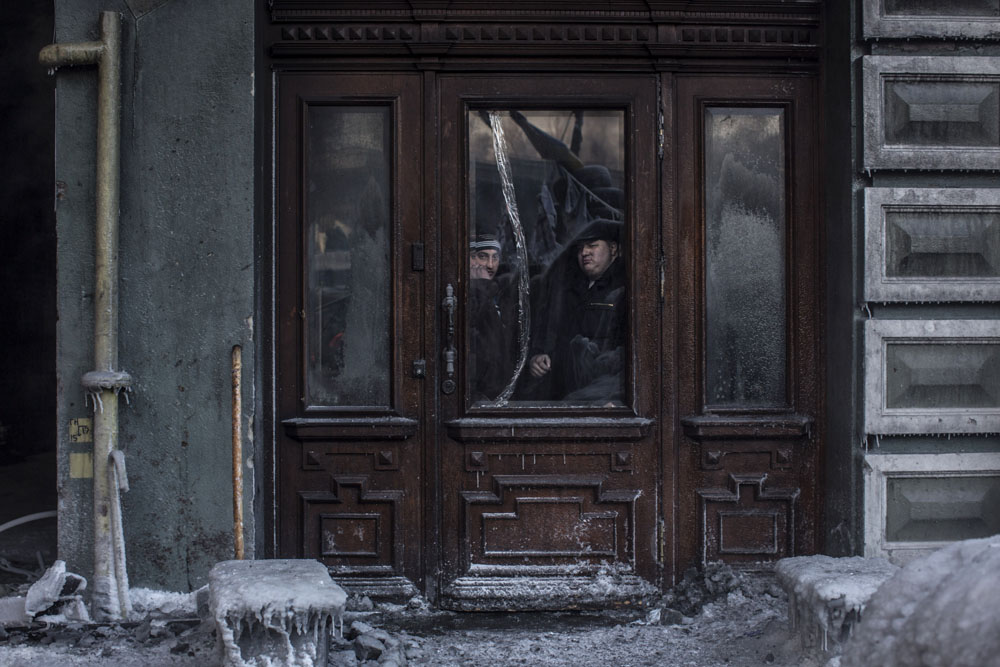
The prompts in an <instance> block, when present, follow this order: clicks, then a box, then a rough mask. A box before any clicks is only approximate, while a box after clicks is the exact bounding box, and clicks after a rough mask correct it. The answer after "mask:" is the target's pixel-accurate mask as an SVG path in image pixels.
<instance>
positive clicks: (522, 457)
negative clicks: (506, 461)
mask: <svg viewBox="0 0 1000 667" xmlns="http://www.w3.org/2000/svg"><path fill="white" fill-rule="evenodd" d="M521 470H524V454H521Z"/></svg>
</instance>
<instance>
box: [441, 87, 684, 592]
mask: <svg viewBox="0 0 1000 667" xmlns="http://www.w3.org/2000/svg"><path fill="white" fill-rule="evenodd" d="M656 100H657V90H656V79H655V78H654V77H652V76H600V75H598V76H588V77H579V76H544V75H537V76H531V75H527V76H525V75H521V76H480V77H470V76H442V77H441V79H440V114H441V125H440V128H441V133H440V145H441V147H442V155H441V160H440V164H441V184H442V188H441V204H442V214H441V238H440V252H441V255H440V259H441V264H440V278H439V283H438V288H439V295H438V296H439V300H440V299H443V297H444V293H445V290H447V289H448V286H449V285H450V286H452V288H453V291H454V294H456V295H457V296H458V300H457V301H458V306H457V309H456V311H455V315H454V318H455V321H456V322H457V323H458V325H457V326H456V331H455V335H454V341H453V344H454V346H455V348H456V351H457V356H456V358H457V364H458V366H457V368H456V369H455V374H454V378H453V379H452V378H451V377H450V376H449V375H448V373H447V369H440V370H439V374H438V375H439V378H438V379H439V389H438V391H439V396H438V399H439V406H440V408H439V409H440V412H439V421H438V439H439V440H438V442H439V445H438V446H439V455H438V460H437V464H438V467H439V470H440V479H441V488H440V521H441V533H440V538H439V539H440V545H441V582H440V596H441V598H440V601H441V604H443V605H444V606H448V607H452V608H457V609H476V610H479V609H512V608H567V607H580V606H601V607H604V606H610V605H614V604H621V603H625V602H626V601H631V600H634V599H635V598H636V597H638V596H639V595H641V594H643V593H645V592H649V591H652V590H655V589H656V587H657V586H658V583H659V578H660V565H661V564H660V562H659V561H658V554H657V534H658V533H657V512H658V504H659V502H660V500H659V499H660V497H661V493H662V492H663V486H664V480H663V479H661V478H660V477H659V475H658V470H659V462H660V450H659V444H658V439H657V437H658V423H657V415H656V406H657V405H658V403H659V387H658V347H657V342H658V340H659V337H658V334H657V332H656V324H655V323H656V318H657V312H658V308H659V292H658V286H659V281H658V273H657V266H658V265H657V255H656V248H657V235H658V228H657V225H656V223H655V220H656V217H657V210H656V185H657V175H658V170H659V167H658V161H657V136H656V120H657V112H656ZM498 135H501V136H502V137H503V140H502V144H500V143H498V141H499V139H498ZM567 148H569V149H571V150H569V151H568V153H569V154H567V152H566V149H567ZM500 154H504V155H505V157H506V159H505V160H501V159H500V158H499V156H500ZM501 162H506V163H507V167H506V174H505V169H504V168H503V167H501V166H499V163H501ZM505 185H506V186H509V188H510V190H509V192H508V193H507V195H506V198H505V193H504V187H505ZM514 218H518V219H519V221H520V222H521V226H522V227H523V228H524V231H525V238H524V239H523V240H521V241H518V240H517V238H516V230H515V227H516V225H515V224H514V223H513V219H514ZM595 220H598V221H604V222H598V223H596V226H597V227H600V226H601V225H603V226H604V227H605V228H606V229H603V230H596V227H595V230H596V231H592V232H588V231H587V229H588V228H590V227H593V226H594V225H595V223H594V221H595ZM590 234H594V235H598V236H599V235H600V234H604V235H605V236H604V239H610V238H611V236H614V241H612V242H611V244H613V245H615V246H616V247H615V253H616V257H615V258H614V259H613V260H612V264H611V265H610V268H608V269H606V271H605V273H604V274H602V275H603V276H608V275H609V274H612V273H613V272H615V271H619V272H620V273H619V274H618V275H619V276H620V280H621V283H620V286H621V287H620V288H619V289H605V290H603V291H601V288H600V285H598V283H597V282H595V284H594V285H593V286H592V287H591V288H589V289H588V288H586V284H587V281H586V279H585V278H584V275H583V274H582V273H581V271H580V267H581V266H583V265H584V264H585V262H586V260H581V255H580V254H579V252H578V249H579V248H580V247H582V246H581V245H580V239H582V238H584V237H588V238H589V235H590ZM492 237H498V242H499V244H498V245H497V246H496V247H500V248H501V253H500V254H501V257H500V269H499V271H498V272H497V273H496V274H495V275H493V276H492V277H487V276H486V275H479V276H478V277H477V275H476V273H475V269H474V265H475V263H476V259H475V257H474V256H473V255H474V251H475V250H476V249H477V246H476V244H477V243H479V244H480V245H479V246H478V248H487V249H488V247H487V245H484V244H489V243H491V242H492ZM484 239H485V240H484ZM606 247H607V248H610V247H612V246H611V245H610V244H609V245H607V246H606ZM519 251H522V252H519ZM524 274H526V275H524ZM522 277H523V278H524V279H525V280H524V284H523V285H519V280H520V278H522ZM484 284H485V286H486V287H490V286H493V288H496V289H495V291H494V292H492V294H493V295H494V296H493V298H494V301H493V302H492V303H491V304H489V307H488V309H487V310H488V311H489V312H488V313H487V314H486V315H483V314H482V313H481V311H477V310H476V307H475V304H476V300H477V290H479V289H480V288H482V287H483V286H484ZM498 284H499V288H497V287H496V286H497V285H498ZM584 290H586V293H584ZM522 293H523V294H524V296H525V297H526V298H525V302H524V304H523V306H524V308H523V310H525V311H527V312H521V311H519V310H518V305H517V304H516V303H515V302H516V301H517V297H518V295H519V294H522ZM494 307H495V308H496V309H498V310H500V311H502V314H501V317H500V318H496V317H493V313H492V311H493V309H494ZM526 315H527V316H528V317H530V319H531V324H530V325H528V324H527V323H525V322H524V321H523V318H524V317H525V316H526ZM442 317H444V315H442ZM519 317H520V318H521V322H520V324H518V318H519ZM581 318H582V320H587V319H588V318H591V319H593V320H602V321H613V322H615V324H613V325H609V326H610V327H611V329H613V330H614V332H616V333H610V334H608V333H605V331H604V330H601V331H599V330H600V329H601V326H600V325H598V326H596V327H591V326H589V324H588V322H587V321H581ZM484 320H485V321H486V322H487V323H484ZM498 321H499V322H500V323H499V324H495V323H496V322H498ZM591 323H592V322H591ZM446 326H447V325H445V324H444V320H442V327H446ZM497 326H503V327H506V330H507V332H508V339H504V338H503V337H499V338H497V337H493V338H490V335H491V333H492V332H495V330H496V329H495V327H497ZM491 327H493V328H491ZM521 330H526V331H527V332H528V333H529V334H530V335H529V336H528V340H526V341H524V347H523V349H522V348H521V347H519V343H520V342H521V341H520V340H518V333H519V332H520V331H521ZM439 331H447V329H446V328H442V329H440V330H439ZM484 331H485V333H484ZM616 337H617V340H613V339H615V338H616ZM439 340H440V341H441V343H442V345H443V347H444V348H447V347H448V346H449V345H451V344H452V341H450V340H449V339H448V338H447V335H446V334H443V335H442V334H439ZM497 347H501V348H503V349H504V350H505V355H500V356H501V357H503V358H500V359H497V358H496V357H497V356H498V355H496V354H494V351H495V350H496V348H497ZM539 354H545V355H546V356H547V357H548V358H549V359H550V360H551V371H549V372H548V373H546V374H544V375H543V376H541V377H534V376H533V374H532V372H531V370H530V368H531V361H532V359H534V358H535V357H536V356H537V355H539ZM522 357H523V359H522ZM493 362H495V364H496V365H499V366H501V367H503V372H502V373H501V374H500V378H501V379H500V381H499V382H492V383H491V382H489V381H488V380H486V379H484V375H483V372H484V369H485V368H486V367H487V366H488V365H489V364H491V363H493ZM519 362H522V363H523V366H522V368H521V372H520V374H519V375H518V371H517V366H518V363H519ZM586 363H592V366H591V367H588V368H587V369H585V370H584V371H580V369H574V368H570V366H571V365H573V364H577V365H584V364H586ZM504 364H506V365H504ZM491 367H492V366H491ZM574 371H580V372H578V373H577V372H574ZM514 375H518V378H517V380H516V381H513V380H509V378H512V377H513V376H514ZM571 376H572V377H571ZM451 381H454V382H455V384H454V385H451V384H448V383H449V382H451ZM505 388H507V395H502V394H503V390H504V389H505ZM666 486H667V487H668V488H667V493H668V497H669V494H670V490H669V482H668V483H666Z"/></svg>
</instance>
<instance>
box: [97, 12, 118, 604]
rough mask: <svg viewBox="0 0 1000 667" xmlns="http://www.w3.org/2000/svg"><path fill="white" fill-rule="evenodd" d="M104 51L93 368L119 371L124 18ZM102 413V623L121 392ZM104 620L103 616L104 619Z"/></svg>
mask: <svg viewBox="0 0 1000 667" xmlns="http://www.w3.org/2000/svg"><path fill="white" fill-rule="evenodd" d="M101 41H102V42H104V46H105V48H104V49H103V50H102V52H101V59H100V61H99V63H98V68H97V70H98V89H97V229H96V232H95V263H96V276H95V278H96V285H95V287H96V289H95V293H94V368H95V370H97V371H114V370H115V369H116V368H117V367H118V207H119V195H118V186H119V178H120V177H119V171H118V170H119V157H118V150H119V144H120V138H119V134H118V126H119V114H120V111H121V91H120V90H119V83H118V81H119V78H120V76H121V59H120V58H119V50H120V43H121V19H120V18H119V17H118V15H117V14H115V13H113V12H103V13H102V14H101ZM98 404H99V405H100V406H102V407H101V409H99V410H97V411H96V412H95V414H94V593H93V607H94V615H95V617H96V618H97V619H98V620H111V619H117V618H121V616H122V609H121V604H120V602H119V598H120V596H119V595H118V581H117V577H116V576H115V568H114V544H113V537H112V533H111V531H112V516H111V503H112V499H111V494H112V493H114V494H117V493H118V489H117V488H115V487H114V482H113V471H112V468H111V465H110V460H111V459H110V457H111V452H113V451H114V450H115V449H116V448H117V446H118V390H117V388H115V387H101V388H100V400H99V401H98ZM102 617H103V618H102Z"/></svg>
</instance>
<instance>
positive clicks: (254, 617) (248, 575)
mask: <svg viewBox="0 0 1000 667" xmlns="http://www.w3.org/2000/svg"><path fill="white" fill-rule="evenodd" d="M208 590H209V608H210V610H211V614H212V618H213V619H214V621H215V625H216V642H217V646H218V651H219V653H220V658H221V660H222V664H223V665H224V667H265V666H266V667H279V666H281V665H285V666H288V667H292V666H295V667H322V666H324V665H326V663H327V655H328V651H329V646H330V633H331V632H336V633H337V634H342V633H343V615H344V607H345V606H346V604H347V593H345V592H344V590H343V589H342V588H341V587H340V586H338V585H337V584H335V583H334V582H333V580H332V579H330V575H329V573H328V572H327V569H326V566H325V565H323V564H322V563H320V562H318V561H314V560H246V561H241V560H233V561H223V562H221V563H217V564H216V565H215V566H214V567H213V568H212V570H211V571H210V572H209V574H208Z"/></svg>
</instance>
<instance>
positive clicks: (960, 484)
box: [885, 477, 1000, 542]
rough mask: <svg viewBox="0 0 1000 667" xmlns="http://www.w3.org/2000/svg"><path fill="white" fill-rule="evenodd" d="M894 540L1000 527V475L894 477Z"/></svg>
mask: <svg viewBox="0 0 1000 667" xmlns="http://www.w3.org/2000/svg"><path fill="white" fill-rule="evenodd" d="M886 485H887V486H886V493H887V497H886V511H885V533H886V535H885V536H886V539H887V540H889V541H890V542H937V541H953V540H968V539H973V538H977V537H989V536H990V535H996V534H997V533H1000V477H890V478H889V479H888V480H886Z"/></svg>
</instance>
